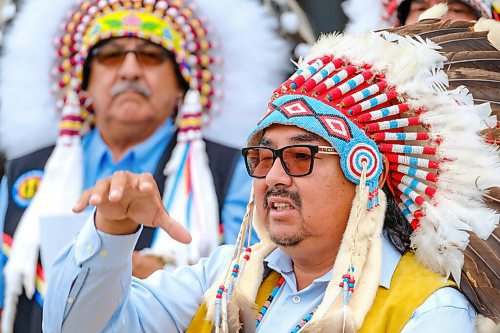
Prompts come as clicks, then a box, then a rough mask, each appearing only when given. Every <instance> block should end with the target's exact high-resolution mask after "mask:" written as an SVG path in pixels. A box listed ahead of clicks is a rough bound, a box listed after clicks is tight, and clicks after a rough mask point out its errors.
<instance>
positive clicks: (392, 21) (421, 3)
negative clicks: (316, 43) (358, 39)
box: [342, 0, 500, 33]
mask: <svg viewBox="0 0 500 333" xmlns="http://www.w3.org/2000/svg"><path fill="white" fill-rule="evenodd" d="M438 4H446V6H447V7H439V9H438V11H440V12H441V15H440V17H441V18H442V20H443V21H446V20H453V21H456V20H477V19H479V18H481V17H484V18H487V19H494V20H496V21H499V20H500V2H499V1H498V0H447V1H444V0H370V1H366V0H361V1H360V0H347V1H344V2H343V3H342V8H343V10H344V12H345V14H346V15H347V18H348V22H347V24H346V28H345V30H344V31H346V32H349V33H362V32H366V31H370V30H376V29H384V28H391V27H397V26H401V25H405V24H411V23H415V22H417V21H418V18H419V16H420V14H422V13H423V12H425V11H426V10H427V9H429V8H431V7H433V6H435V5H438Z"/></svg>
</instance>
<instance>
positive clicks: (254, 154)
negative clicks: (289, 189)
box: [243, 146, 313, 178]
mask: <svg viewBox="0 0 500 333" xmlns="http://www.w3.org/2000/svg"><path fill="white" fill-rule="evenodd" d="M243 151H244V155H245V163H246V165H247V169H248V173H249V174H250V176H252V177H255V178H264V177H266V176H267V174H268V173H269V171H270V170H271V168H272V167H273V164H274V155H273V149H271V148H267V147H251V148H245V149H244V150H243ZM276 154H277V155H278V156H279V155H280V151H279V150H278V151H276ZM312 159H313V155H312V153H311V149H310V147H308V146H305V147H301V146H290V147H286V148H285V149H284V150H283V154H282V164H283V167H284V169H285V172H286V173H287V174H288V175H290V176H305V175H307V174H309V173H310V172H311V165H312V162H311V161H312Z"/></svg>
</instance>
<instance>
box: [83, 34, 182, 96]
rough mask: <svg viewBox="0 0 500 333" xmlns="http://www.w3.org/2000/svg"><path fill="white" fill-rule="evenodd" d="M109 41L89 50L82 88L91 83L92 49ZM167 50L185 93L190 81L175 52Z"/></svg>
mask: <svg viewBox="0 0 500 333" xmlns="http://www.w3.org/2000/svg"><path fill="white" fill-rule="evenodd" d="M109 41H110V39H106V40H102V41H100V42H98V43H97V44H96V45H94V46H93V47H92V48H91V49H90V50H89V53H88V56H87V59H85V63H84V65H83V73H82V74H83V75H82V85H81V88H82V90H86V89H87V87H88V85H89V78H90V64H91V63H92V58H93V55H92V51H93V50H95V49H96V48H98V47H100V46H102V45H104V44H106V43H107V42H109ZM149 43H150V42H149ZM166 51H167V56H168V58H169V59H170V60H171V61H172V62H173V63H174V64H175V66H174V70H175V76H176V77H177V83H178V84H179V86H180V87H181V88H182V90H184V93H185V92H187V91H188V90H189V83H187V82H186V80H185V79H184V77H183V76H182V74H181V70H180V69H179V64H178V63H177V61H176V60H175V56H174V54H173V53H172V52H171V51H169V50H166Z"/></svg>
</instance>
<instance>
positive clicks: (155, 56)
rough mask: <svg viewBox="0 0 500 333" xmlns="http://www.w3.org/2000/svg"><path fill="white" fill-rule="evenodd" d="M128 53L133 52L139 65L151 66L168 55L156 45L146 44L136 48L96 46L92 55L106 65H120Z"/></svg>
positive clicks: (157, 63) (162, 60)
mask: <svg viewBox="0 0 500 333" xmlns="http://www.w3.org/2000/svg"><path fill="white" fill-rule="evenodd" d="M128 53H134V54H135V56H136V57H137V61H138V62H139V63H140V64H141V65H146V66H153V65H160V64H162V63H163V62H164V61H165V60H166V59H167V57H168V55H167V51H166V50H164V49H162V48H160V47H157V46H153V45H151V46H146V47H142V48H139V49H137V50H126V49H122V48H118V47H116V46H109V47H108V46H103V47H100V48H97V49H96V50H95V51H94V53H93V55H94V57H95V58H96V60H97V61H98V62H99V63H100V64H102V65H106V66H116V65H120V64H121V63H122V62H123V61H124V60H125V57H126V55H127V54H128Z"/></svg>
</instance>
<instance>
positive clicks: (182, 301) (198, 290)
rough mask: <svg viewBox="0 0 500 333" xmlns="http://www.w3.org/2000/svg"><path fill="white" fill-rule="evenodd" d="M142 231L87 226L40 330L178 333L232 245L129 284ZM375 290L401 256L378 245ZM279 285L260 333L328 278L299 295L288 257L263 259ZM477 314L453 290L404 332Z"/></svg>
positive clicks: (289, 323) (291, 314)
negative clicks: (276, 275)
mask: <svg viewBox="0 0 500 333" xmlns="http://www.w3.org/2000/svg"><path fill="white" fill-rule="evenodd" d="M139 233H140V231H138V232H136V233H135V234H132V235H123V236H117V235H109V234H105V233H103V232H101V231H98V230H96V228H95V226H94V221H93V219H89V220H88V221H87V223H86V224H85V226H84V227H83V229H82V231H81V232H80V234H79V235H78V236H77V238H76V240H75V243H74V244H73V245H71V246H70V247H68V248H67V249H66V250H65V252H64V253H63V255H62V256H61V257H60V258H59V259H58V260H57V262H56V264H55V267H54V273H53V280H51V281H49V287H48V291H47V297H46V300H45V311H44V321H43V328H44V332H45V333H53V332H54V333H55V332H61V331H62V332H72V333H78V332H134V333H135V332H148V333H149V332H184V331H185V330H186V329H187V327H188V326H189V324H190V322H191V320H192V318H193V316H194V314H195V313H196V311H197V310H198V307H199V305H200V304H201V302H202V297H203V294H204V292H205V291H206V290H207V289H208V288H209V287H210V286H211V285H212V284H213V283H214V282H215V281H217V279H218V277H219V275H220V274H221V272H222V273H224V272H225V269H226V268H227V265H228V264H229V262H230V258H231V254H232V246H229V245H226V246H221V247H219V248H217V249H216V250H215V251H214V252H213V254H212V255H211V256H210V257H209V258H203V259H201V260H200V262H199V263H198V264H196V265H193V266H185V267H180V268H178V269H176V270H175V271H174V272H167V271H157V272H155V273H154V274H153V275H151V276H150V277H149V278H148V279H146V280H140V279H136V278H132V277H131V265H132V263H131V253H132V251H133V249H134V246H135V242H136V241H137V238H138V236H139ZM383 248H384V249H383V254H382V262H383V267H382V276H381V279H380V284H381V286H382V287H386V288H387V287H389V285H390V280H391V277H392V274H393V273H394V269H395V268H396V266H397V264H398V262H399V259H400V258H401V256H400V254H399V253H398V252H397V251H396V250H395V249H394V248H393V247H392V245H391V244H390V243H389V242H388V241H387V240H385V239H384V245H383ZM265 261H266V262H267V265H268V266H269V267H270V268H272V269H274V270H276V271H277V272H279V273H281V274H282V275H283V276H284V278H285V283H284V286H283V287H282V288H281V289H280V291H279V293H278V294H277V295H276V298H275V299H274V301H273V302H272V303H271V306H270V308H269V309H268V312H267V314H266V316H265V317H264V320H263V321H262V322H261V324H260V326H259V330H258V331H259V332H283V333H286V332H290V331H291V330H292V329H293V327H294V326H295V325H296V324H297V323H298V322H299V321H300V320H301V319H302V318H303V317H304V316H305V315H306V314H307V313H309V311H311V310H312V309H313V308H314V307H316V306H317V305H318V303H319V302H320V301H321V299H322V297H323V293H324V291H325V289H326V286H327V284H328V281H329V279H330V276H331V272H328V273H327V274H325V275H324V276H322V277H320V278H318V279H316V280H315V281H314V282H313V283H312V284H311V285H310V286H308V287H307V288H305V289H303V290H301V291H297V289H296V282H295V275H294V272H293V266H292V262H291V259H290V257H288V255H286V253H284V252H283V251H281V250H280V249H277V250H275V251H274V252H272V253H271V254H270V255H269V256H268V257H267V258H266V259H265ZM474 322H475V312H474V310H473V309H472V307H471V306H470V304H469V303H468V302H467V300H466V299H465V297H464V296H463V295H462V294H461V293H460V292H458V291H457V290H456V289H454V288H442V289H440V290H438V291H437V292H435V293H434V294H432V295H431V296H430V297H429V298H428V299H427V300H426V302H424V304H422V305H421V306H420V307H419V308H417V309H416V311H415V312H414V313H413V315H412V317H411V319H410V321H409V322H408V323H407V325H406V326H405V327H404V329H403V332H404V333H417V332H418V333H420V332H426V333H434V332H435V333H448V332H449V333H451V332H464V333H467V332H474Z"/></svg>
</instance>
